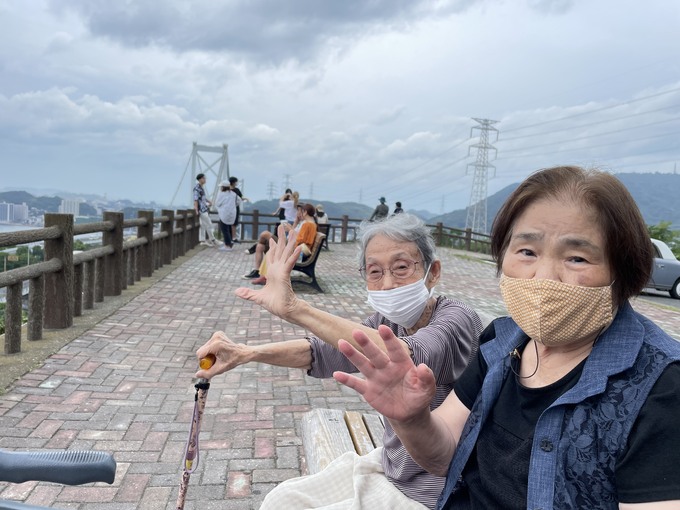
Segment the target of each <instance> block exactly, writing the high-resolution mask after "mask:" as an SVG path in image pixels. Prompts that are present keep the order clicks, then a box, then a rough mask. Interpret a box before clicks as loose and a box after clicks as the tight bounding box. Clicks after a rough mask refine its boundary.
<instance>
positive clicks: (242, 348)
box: [196, 331, 250, 379]
mask: <svg viewBox="0 0 680 510" xmlns="http://www.w3.org/2000/svg"><path fill="white" fill-rule="evenodd" d="M208 354H213V355H214V356H215V363H214V364H213V366H212V367H210V368H209V369H207V370H199V371H198V372H196V377H198V378H201V379H211V378H213V377H215V376H216V375H219V374H222V373H224V372H227V371H229V370H231V369H232V368H236V367H237V366H239V365H243V364H244V363H247V362H248V361H250V359H249V357H248V354H249V348H248V346H246V345H243V344H238V343H236V342H234V341H232V340H231V339H230V338H229V337H228V336H227V335H226V334H225V333H224V332H223V331H216V332H215V333H213V335H212V336H211V337H210V340H208V341H207V342H206V343H205V344H203V345H202V346H201V347H199V348H198V350H197V351H196V358H198V360H199V361H200V360H201V359H203V358H205V357H207V356H208Z"/></svg>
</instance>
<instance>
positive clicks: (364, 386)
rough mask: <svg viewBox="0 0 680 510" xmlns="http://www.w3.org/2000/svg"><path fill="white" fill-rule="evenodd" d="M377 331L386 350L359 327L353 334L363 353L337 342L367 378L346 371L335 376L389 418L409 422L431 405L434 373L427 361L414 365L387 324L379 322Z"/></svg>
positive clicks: (347, 344)
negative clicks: (382, 324)
mask: <svg viewBox="0 0 680 510" xmlns="http://www.w3.org/2000/svg"><path fill="white" fill-rule="evenodd" d="M378 332H379V333H380V337H381V338H382V339H383V341H384V342H385V348H386V351H387V352H383V351H382V350H380V348H379V347H378V346H377V345H376V344H375V343H373V342H371V340H370V339H369V338H368V336H366V334H365V333H363V332H362V331H359V330H357V331H354V333H353V335H352V336H353V337H354V340H355V341H356V342H357V343H358V344H359V346H360V347H361V349H362V350H363V351H364V353H363V354H362V353H361V352H359V351H358V350H357V349H355V348H354V347H353V346H352V345H351V344H350V343H349V342H347V341H345V340H340V342H339V344H338V348H339V349H340V351H341V352H342V353H343V354H344V355H345V356H346V357H347V358H348V359H349V360H350V361H351V362H352V363H353V364H354V365H355V366H356V367H357V368H358V369H359V371H361V373H362V374H363V375H364V377H365V379H362V378H360V377H356V376H354V375H350V374H347V373H345V372H335V373H334V374H333V377H334V378H335V380H336V381H338V382H339V383H341V384H344V385H345V386H347V387H349V388H352V389H354V390H356V391H357V392H358V393H360V394H361V395H363V397H364V398H365V399H366V401H367V402H368V403H369V404H370V405H371V406H372V407H373V408H374V409H375V410H376V411H378V412H379V413H381V414H383V415H384V416H386V417H387V418H389V419H390V420H395V421H400V422H406V421H409V420H411V419H413V418H416V417H418V416H419V415H420V414H421V413H422V412H423V411H425V410H426V409H428V408H429V405H430V402H431V401H432V398H433V397H434V394H435V379H434V374H433V373H432V370H430V369H429V367H427V366H426V365H424V364H420V365H419V366H415V364H414V363H413V361H412V360H411V357H410V356H409V354H408V352H407V351H406V350H405V349H404V347H403V345H402V344H401V341H400V340H399V339H398V338H397V337H396V336H395V335H394V333H392V331H391V330H390V329H389V328H388V327H387V326H380V327H379V328H378Z"/></svg>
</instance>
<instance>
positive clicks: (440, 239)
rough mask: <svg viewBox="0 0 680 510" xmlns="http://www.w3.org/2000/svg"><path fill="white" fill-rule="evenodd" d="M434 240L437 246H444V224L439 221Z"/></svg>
mask: <svg viewBox="0 0 680 510" xmlns="http://www.w3.org/2000/svg"><path fill="white" fill-rule="evenodd" d="M435 240H436V245H437V246H443V244H444V224H443V223H442V222H441V221H440V222H439V223H437V229H436V234H435Z"/></svg>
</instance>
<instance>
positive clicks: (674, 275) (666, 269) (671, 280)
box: [647, 239, 680, 299]
mask: <svg viewBox="0 0 680 510" xmlns="http://www.w3.org/2000/svg"><path fill="white" fill-rule="evenodd" d="M652 244H653V245H654V268H653V270H652V278H651V280H650V281H649V285H647V286H648V287H649V288H651V289H656V290H667V291H668V293H669V294H670V295H671V297H672V298H675V299H680V260H678V259H677V258H675V255H674V254H673V252H672V251H671V249H670V248H669V247H668V245H667V244H666V243H664V242H663V241H659V240H658V239H652Z"/></svg>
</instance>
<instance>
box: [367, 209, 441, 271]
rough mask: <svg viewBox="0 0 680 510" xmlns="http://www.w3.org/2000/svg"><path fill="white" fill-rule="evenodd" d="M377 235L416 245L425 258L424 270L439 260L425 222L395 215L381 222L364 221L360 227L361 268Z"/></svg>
mask: <svg viewBox="0 0 680 510" xmlns="http://www.w3.org/2000/svg"><path fill="white" fill-rule="evenodd" d="M377 235H382V236H385V237H388V238H389V239H392V240H394V241H398V242H404V243H415V245H416V246H417V247H418V251H419V252H420V255H421V256H422V258H423V266H424V267H423V270H427V268H428V267H430V266H431V265H432V263H433V262H434V261H435V260H437V254H436V252H435V245H434V239H433V238H432V234H431V232H430V229H429V228H428V227H426V226H425V223H424V222H423V220H421V219H420V218H418V217H417V216H414V215H412V214H408V213H403V214H394V215H392V216H389V217H388V218H385V219H384V220H380V221H374V222H372V221H363V222H361V225H360V226H359V239H358V240H359V266H360V267H363V266H364V264H365V263H366V247H367V246H368V243H369V242H370V241H371V239H373V238H374V237H375V236H377Z"/></svg>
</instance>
